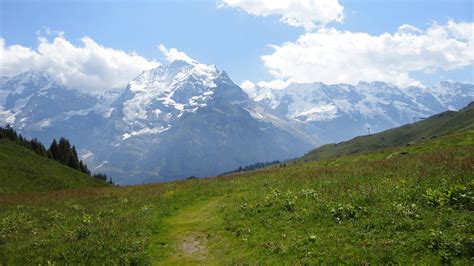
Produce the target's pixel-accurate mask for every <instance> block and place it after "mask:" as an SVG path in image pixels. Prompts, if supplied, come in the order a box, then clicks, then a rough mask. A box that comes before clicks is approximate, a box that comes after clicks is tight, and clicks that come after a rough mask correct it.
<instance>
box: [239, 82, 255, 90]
mask: <svg viewBox="0 0 474 266" xmlns="http://www.w3.org/2000/svg"><path fill="white" fill-rule="evenodd" d="M240 87H241V88H242V89H244V90H252V89H254V88H255V84H254V83H253V82H252V81H250V80H244V81H243V82H242V83H240Z"/></svg>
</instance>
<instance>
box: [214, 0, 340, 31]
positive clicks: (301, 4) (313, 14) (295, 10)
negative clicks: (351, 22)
mask: <svg viewBox="0 0 474 266" xmlns="http://www.w3.org/2000/svg"><path fill="white" fill-rule="evenodd" d="M219 6H220V7H232V8H238V9H241V10H243V11H245V12H247V13H249V14H251V15H255V16H270V15H277V16H281V19H280V21H281V22H283V23H286V24H288V25H291V26H295V27H304V28H305V29H306V30H310V29H314V28H315V27H316V26H317V25H318V24H327V23H329V22H332V21H338V22H341V21H342V19H343V17H344V13H343V11H344V7H343V6H341V5H340V4H339V1H338V0H257V1H249V0H222V1H221V3H220V5H219Z"/></svg>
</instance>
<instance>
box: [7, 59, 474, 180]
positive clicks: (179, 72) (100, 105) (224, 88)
mask: <svg viewBox="0 0 474 266" xmlns="http://www.w3.org/2000/svg"><path fill="white" fill-rule="evenodd" d="M80 91H81V90H80V89H78V88H75V89H72V88H67V87H65V86H63V85H61V83H60V82H57V81H55V80H54V79H52V78H51V77H49V76H47V75H45V74H42V73H35V72H26V73H23V74H21V75H18V76H15V77H9V78H1V79H0V123H2V124H11V125H12V126H13V127H14V128H15V129H18V130H19V131H20V132H21V133H22V134H23V135H25V136H27V137H30V138H33V137H36V138H38V139H39V140H40V141H42V142H49V141H50V140H51V139H52V138H59V137H61V136H66V137H67V138H68V139H70V140H71V142H73V143H75V144H76V145H77V147H78V152H79V154H80V155H81V159H82V160H84V161H86V162H87V164H88V165H89V166H92V167H93V169H92V170H93V171H99V172H105V173H107V174H109V175H111V176H112V177H113V178H114V180H115V181H117V182H118V183H122V184H125V183H126V184H136V183H143V182H155V181H165V180H174V179H180V178H186V177H188V176H208V175H216V174H219V173H222V172H226V171H229V170H232V169H236V168H238V167H240V166H244V165H249V164H254V163H256V162H262V161H273V160H282V159H289V158H294V157H299V156H301V155H302V154H304V153H305V152H307V151H308V150H310V149H312V148H314V147H317V146H319V145H322V144H325V143H331V142H339V141H342V140H347V139H350V138H353V137H354V136H357V135H363V134H366V133H367V130H368V128H370V131H371V132H372V133H375V132H380V131H383V130H386V129H389V128H393V127H398V126H401V125H404V124H407V123H412V122H413V121H414V120H419V119H422V118H426V117H428V116H431V115H433V114H435V113H439V112H442V111H445V110H448V109H451V110H456V109H459V108H461V107H462V106H464V105H466V104H467V103H469V102H470V101H472V100H473V99H474V85H470V84H460V83H454V82H441V83H439V84H438V85H436V86H434V87H433V88H422V87H408V88H399V87H396V86H394V85H391V84H387V83H384V82H372V83H366V82H360V83H359V84H357V85H356V86H352V85H346V84H339V85H326V84H323V83H314V84H290V85H289V86H288V87H286V88H284V89H281V90H276V89H268V88H260V87H256V88H254V89H252V90H246V91H243V90H242V89H241V88H240V87H239V86H237V85H236V84H235V83H234V82H233V81H232V80H231V79H230V78H229V76H228V75H227V74H226V73H225V72H224V71H220V70H218V69H217V68H216V67H215V66H213V65H205V64H201V63H199V62H197V61H194V60H187V61H180V60H178V61H174V62H170V63H169V64H166V65H161V66H159V67H158V68H155V69H151V70H148V71H144V72H143V73H141V74H140V75H139V76H137V77H136V78H135V79H133V80H132V81H130V82H129V84H128V85H127V86H126V87H124V88H123V89H121V88H116V89H109V90H107V91H106V92H104V93H100V94H95V95H92V94H86V93H81V92H80Z"/></svg>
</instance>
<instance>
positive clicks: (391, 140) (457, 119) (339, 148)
mask: <svg viewBox="0 0 474 266" xmlns="http://www.w3.org/2000/svg"><path fill="white" fill-rule="evenodd" d="M473 128H474V104H471V105H470V106H468V107H466V108H464V109H462V110H460V111H459V112H454V111H448V112H444V113H441V114H438V115H434V116H432V117H429V118H428V119H426V120H423V121H420V122H418V123H414V124H408V125H405V126H402V127H398V128H394V129H389V130H386V131H383V132H380V133H377V134H374V135H370V136H360V137H356V138H354V139H351V140H349V141H345V142H341V143H338V144H327V145H324V146H321V147H319V148H317V149H315V150H313V151H310V152H309V153H307V154H306V155H304V156H303V157H302V158H301V159H300V160H321V159H329V158H334V157H337V156H342V155H348V154H358V153H363V152H368V151H373V150H377V149H382V148H388V147H398V146H402V145H406V144H410V143H413V142H420V141H423V140H426V139H430V138H435V137H438V136H441V135H445V134H448V133H450V132H454V131H460V130H467V129H473Z"/></svg>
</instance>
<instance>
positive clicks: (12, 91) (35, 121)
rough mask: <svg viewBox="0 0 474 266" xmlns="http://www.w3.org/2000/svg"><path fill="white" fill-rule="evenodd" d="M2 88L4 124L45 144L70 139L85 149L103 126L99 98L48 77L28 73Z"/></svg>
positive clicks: (0, 111) (0, 103) (0, 116)
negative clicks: (53, 140)
mask: <svg viewBox="0 0 474 266" xmlns="http://www.w3.org/2000/svg"><path fill="white" fill-rule="evenodd" d="M0 85H1V88H0V121H2V122H3V123H2V124H10V125H12V127H13V128H15V129H17V130H18V131H21V132H22V133H23V134H24V135H26V136H29V137H35V138H38V139H39V140H40V141H42V142H44V143H47V142H50V141H51V139H52V138H56V139H59V138H60V137H61V136H68V138H69V139H71V140H72V141H73V142H74V143H76V144H77V145H79V146H84V145H85V144H86V143H87V141H88V138H89V137H90V136H91V135H92V134H93V129H94V128H96V127H99V126H100V125H101V123H102V119H103V115H102V114H100V113H98V111H100V110H101V109H100V106H101V100H100V99H99V98H98V97H96V96H93V95H90V94H85V93H80V92H78V91H77V90H72V89H70V88H66V87H65V86H63V85H61V84H60V83H59V82H57V81H55V80H54V79H52V78H51V77H49V76H48V75H46V74H43V73H37V72H25V73H23V74H20V75H18V76H15V77H12V78H9V79H5V80H4V81H3V82H2V83H0ZM102 101H103V100H102Z"/></svg>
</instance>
